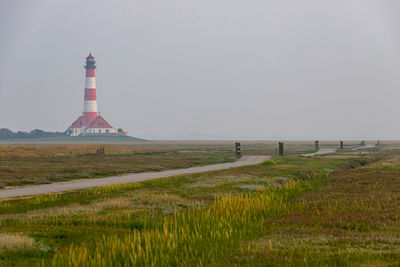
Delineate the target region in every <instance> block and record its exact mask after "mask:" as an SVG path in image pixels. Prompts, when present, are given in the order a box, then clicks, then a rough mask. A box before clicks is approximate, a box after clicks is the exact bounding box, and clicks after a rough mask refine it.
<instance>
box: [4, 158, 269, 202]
mask: <svg viewBox="0 0 400 267" xmlns="http://www.w3.org/2000/svg"><path fill="white" fill-rule="evenodd" d="M270 157H271V156H243V157H241V158H240V159H239V160H238V161H236V162H232V163H223V164H216V165H208V166H202V167H192V168H187V169H177V170H166V171H161V172H144V173H135V174H127V175H120V176H111V177H106V178H97V179H82V180H72V181H68V182H60V183H52V184H43V185H33V186H26V187H18V188H12V189H2V190H0V199H1V198H11V197H21V196H33V195H41V194H48V193H57V192H64V191H70V190H76V189H84V188H92V187H99V186H103V185H111V184H129V183H135V182H141V181H146V180H151V179H157V178H166V177H171V176H176V175H182V174H191V173H199V172H208V171H216V170H223V169H229V168H235V167H241V166H245V165H254V164H259V163H261V162H263V161H266V160H268V159H269V158H270Z"/></svg>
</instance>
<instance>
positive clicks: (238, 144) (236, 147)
mask: <svg viewBox="0 0 400 267" xmlns="http://www.w3.org/2000/svg"><path fill="white" fill-rule="evenodd" d="M235 153H236V156H238V157H240V156H242V151H241V149H240V143H239V142H235Z"/></svg>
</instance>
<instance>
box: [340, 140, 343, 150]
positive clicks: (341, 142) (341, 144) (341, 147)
mask: <svg viewBox="0 0 400 267" xmlns="http://www.w3.org/2000/svg"><path fill="white" fill-rule="evenodd" d="M340 149H343V141H340Z"/></svg>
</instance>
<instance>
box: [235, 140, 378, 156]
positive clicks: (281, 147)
mask: <svg viewBox="0 0 400 267" xmlns="http://www.w3.org/2000/svg"><path fill="white" fill-rule="evenodd" d="M360 145H362V146H365V141H364V140H363V141H361V144H360ZM378 145H379V141H378ZM339 147H340V149H343V148H344V142H343V141H342V140H340V142H339ZM315 149H319V141H315ZM276 150H277V154H278V155H279V156H283V151H284V143H283V142H279V144H278V148H277V149H276ZM235 153H236V156H238V157H240V156H241V155H242V150H241V147H240V142H235Z"/></svg>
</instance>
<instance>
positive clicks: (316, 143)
mask: <svg viewBox="0 0 400 267" xmlns="http://www.w3.org/2000/svg"><path fill="white" fill-rule="evenodd" d="M315 149H317V150H318V149H319V141H315Z"/></svg>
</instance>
